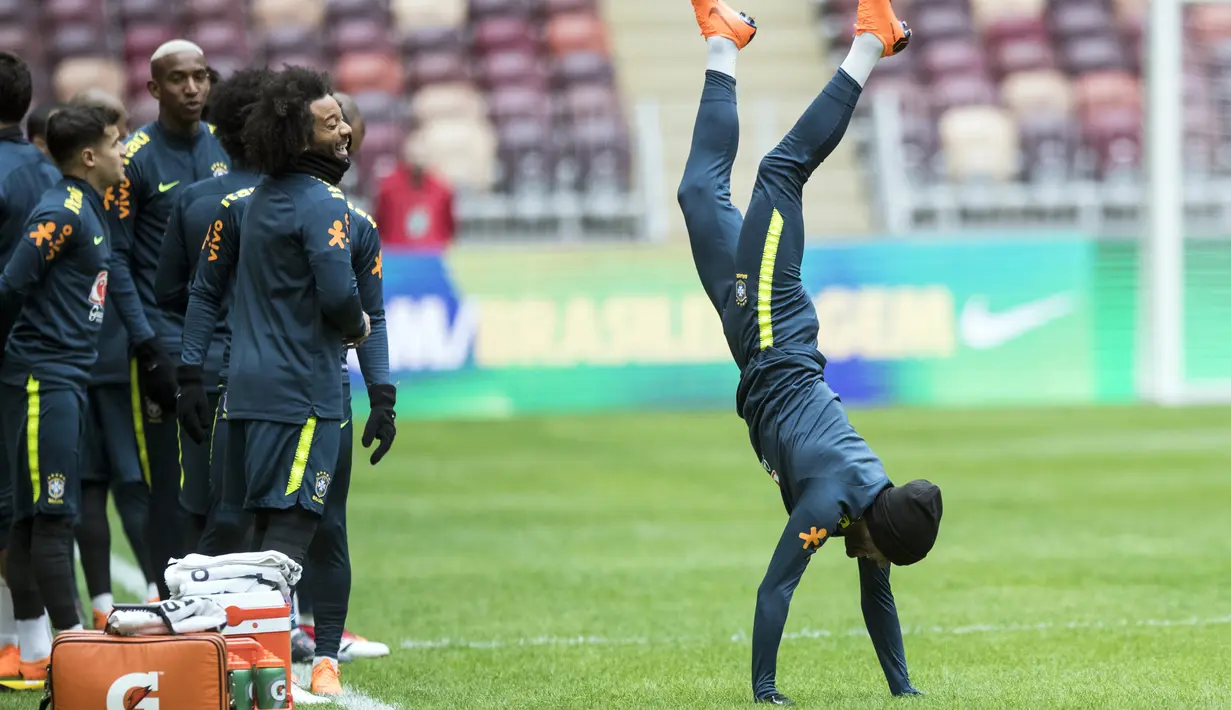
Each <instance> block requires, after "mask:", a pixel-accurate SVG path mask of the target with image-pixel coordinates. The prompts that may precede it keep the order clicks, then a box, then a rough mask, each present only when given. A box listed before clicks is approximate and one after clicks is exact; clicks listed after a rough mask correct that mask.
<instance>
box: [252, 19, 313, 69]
mask: <svg viewBox="0 0 1231 710" xmlns="http://www.w3.org/2000/svg"><path fill="white" fill-rule="evenodd" d="M323 44H324V42H323V41H322V37H321V33H320V32H319V31H318V30H316V29H315V28H312V27H305V26H302V25H286V26H283V27H274V28H271V29H268V30H266V31H265V33H264V36H263V37H262V41H261V45H262V48H263V50H264V52H265V54H266V56H272V55H278V54H288V53H292V52H294V53H304V54H311V55H315V54H317V53H318V52H320V51H321V47H322V45H323ZM271 66H273V65H272V64H271ZM275 68H276V67H275Z"/></svg>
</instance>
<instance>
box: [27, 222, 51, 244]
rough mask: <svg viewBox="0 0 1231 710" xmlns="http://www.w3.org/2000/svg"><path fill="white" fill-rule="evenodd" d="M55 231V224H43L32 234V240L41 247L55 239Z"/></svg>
mask: <svg viewBox="0 0 1231 710" xmlns="http://www.w3.org/2000/svg"><path fill="white" fill-rule="evenodd" d="M55 231H56V223H55V222H43V223H42V224H40V225H39V226H38V227H37V228H35V230H34V231H33V232H30V238H31V239H33V240H34V243H35V244H36V245H38V246H40V247H41V246H43V245H44V244H46V243H47V242H50V241H51V240H52V239H53V238H54V237H55Z"/></svg>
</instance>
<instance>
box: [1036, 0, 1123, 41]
mask: <svg viewBox="0 0 1231 710" xmlns="http://www.w3.org/2000/svg"><path fill="white" fill-rule="evenodd" d="M1050 14H1051V27H1052V32H1053V33H1055V34H1056V36H1058V37H1061V38H1070V37H1078V36H1083V35H1085V36H1089V35H1095V34H1104V33H1106V32H1107V31H1108V29H1109V28H1113V27H1114V26H1115V22H1114V20H1113V18H1112V14H1111V10H1110V9H1108V7H1107V6H1106V5H1105V4H1104V3H1102V2H1098V1H1094V2H1090V1H1083V0H1066V1H1065V2H1063V3H1060V4H1057V5H1053V6H1052V7H1051V11H1050Z"/></svg>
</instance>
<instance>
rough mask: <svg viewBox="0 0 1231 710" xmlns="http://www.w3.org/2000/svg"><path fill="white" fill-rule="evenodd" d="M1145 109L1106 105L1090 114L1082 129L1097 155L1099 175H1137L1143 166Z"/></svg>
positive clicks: (1104, 176) (1107, 177)
mask: <svg viewBox="0 0 1231 710" xmlns="http://www.w3.org/2000/svg"><path fill="white" fill-rule="evenodd" d="M1141 126H1142V123H1141V112H1140V111H1138V110H1135V109H1131V108H1124V107H1106V108H1103V109H1101V110H1099V111H1096V112H1094V113H1091V114H1090V115H1088V116H1087V117H1086V119H1085V121H1084V122H1083V125H1082V132H1083V134H1084V137H1085V140H1086V143H1087V145H1090V146H1091V147H1092V148H1093V150H1094V154H1095V159H1096V170H1097V173H1096V174H1097V176H1098V177H1099V178H1101V179H1104V180H1107V179H1115V178H1118V177H1124V176H1128V177H1131V176H1134V175H1135V174H1136V173H1137V172H1138V170H1139V169H1140V166H1141V157H1142V156H1141Z"/></svg>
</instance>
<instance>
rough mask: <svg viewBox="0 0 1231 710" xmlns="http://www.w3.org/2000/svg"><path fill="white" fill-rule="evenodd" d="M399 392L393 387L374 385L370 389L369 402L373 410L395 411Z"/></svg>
mask: <svg viewBox="0 0 1231 710" xmlns="http://www.w3.org/2000/svg"><path fill="white" fill-rule="evenodd" d="M397 398H398V391H397V388H396V387H394V386H393V385H372V386H370V387H368V402H369V404H370V405H371V406H372V408H373V409H377V408H381V409H393V407H394V405H395V404H397Z"/></svg>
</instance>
